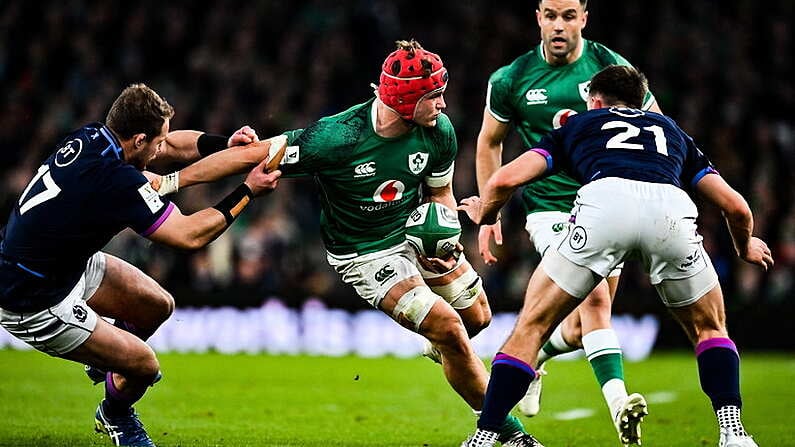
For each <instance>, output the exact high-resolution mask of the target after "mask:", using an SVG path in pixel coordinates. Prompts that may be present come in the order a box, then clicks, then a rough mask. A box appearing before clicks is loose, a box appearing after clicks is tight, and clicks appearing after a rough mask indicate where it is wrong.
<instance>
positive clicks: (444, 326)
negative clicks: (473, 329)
mask: <svg viewBox="0 0 795 447" xmlns="http://www.w3.org/2000/svg"><path fill="white" fill-rule="evenodd" d="M434 323H435V324H433V325H429V327H428V329H427V331H424V334H423V335H425V337H426V338H428V340H430V341H431V343H433V344H434V345H436V346H437V347H438V348H439V350H440V351H442V353H443V354H445V355H450V354H451V353H458V352H464V351H466V350H467V346H468V343H469V337H468V336H467V332H466V329H464V324H463V323H462V322H461V319H460V318H454V317H444V318H440V319H439V320H438V321H435V322H434Z"/></svg>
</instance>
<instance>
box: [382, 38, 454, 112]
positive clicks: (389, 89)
mask: <svg viewBox="0 0 795 447" xmlns="http://www.w3.org/2000/svg"><path fill="white" fill-rule="evenodd" d="M396 43H397V47H398V48H397V50H395V51H393V52H392V54H390V55H389V56H387V58H386V59H385V60H384V64H383V65H382V66H381V80H380V85H379V86H378V98H379V99H380V100H381V102H383V103H384V104H385V105H386V106H388V107H390V108H391V109H393V110H394V111H396V112H397V113H398V114H399V115H400V116H401V117H402V118H403V119H406V120H409V121H411V120H413V119H414V111H415V109H416V108H417V103H418V102H420V100H421V99H422V98H423V97H424V96H426V95H428V94H430V93H433V92H437V91H443V90H444V88H445V87H446V86H447V77H448V76H447V69H446V68H444V64H443V63H442V59H441V58H440V57H439V55H438V54H436V53H431V52H430V51H427V50H424V49H423V48H422V46H420V44H419V42H417V41H415V40H414V39H412V40H411V41H405V40H399V41H397V42H396Z"/></svg>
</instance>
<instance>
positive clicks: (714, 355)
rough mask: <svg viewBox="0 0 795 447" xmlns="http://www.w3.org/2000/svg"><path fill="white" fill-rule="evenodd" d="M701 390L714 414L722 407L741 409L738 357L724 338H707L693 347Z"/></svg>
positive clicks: (731, 344)
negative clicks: (694, 348) (707, 398)
mask: <svg viewBox="0 0 795 447" xmlns="http://www.w3.org/2000/svg"><path fill="white" fill-rule="evenodd" d="M696 360H697V361H698V376H699V378H700V380H701V389H703V390H704V393H705V394H706V395H707V396H709V398H710V400H711V401H712V408H713V409H714V410H715V411H718V409H720V408H721V407H723V406H726V405H733V406H735V407H737V408H742V399H741V397H740V355H739V354H738V353H737V347H736V346H735V345H734V342H732V341H731V339H728V338H711V339H709V340H705V341H703V342H701V343H699V344H698V346H696Z"/></svg>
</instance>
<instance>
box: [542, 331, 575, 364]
mask: <svg viewBox="0 0 795 447" xmlns="http://www.w3.org/2000/svg"><path fill="white" fill-rule="evenodd" d="M577 349H579V348H576V347H574V346H570V345H569V344H568V343H566V340H564V339H563V332H562V330H561V326H560V325H558V327H556V328H555V330H554V331H553V332H552V335H550V337H549V340H547V342H546V343H544V346H542V347H541V350H540V351H538V365H536V366H538V367H540V366H541V365H543V364H544V362H546V361H547V360H549V359H551V358H552V357H555V356H558V355H560V354H565V353H567V352H573V351H576V350H577Z"/></svg>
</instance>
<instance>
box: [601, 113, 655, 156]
mask: <svg viewBox="0 0 795 447" xmlns="http://www.w3.org/2000/svg"><path fill="white" fill-rule="evenodd" d="M610 129H624V131H623V132H619V133H618V134H617V135H616V136H614V137H612V138H610V139H609V140H607V144H606V145H605V149H635V150H639V151H642V150H643V149H644V147H643V145H642V144H638V143H629V142H627V140H629V139H632V138H635V137H637V136H638V135H640V131H641V129H640V128H638V127H636V126H633V125H632V124H629V123H627V122H626V121H608V122H606V123H604V124H603V125H602V130H610ZM642 130H645V131H647V132H651V133H652V134H654V145H655V146H656V150H657V152H658V153H660V154H663V155H668V141H667V140H666V139H665V132H663V129H662V127H660V126H648V127H644V128H643V129H642Z"/></svg>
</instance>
